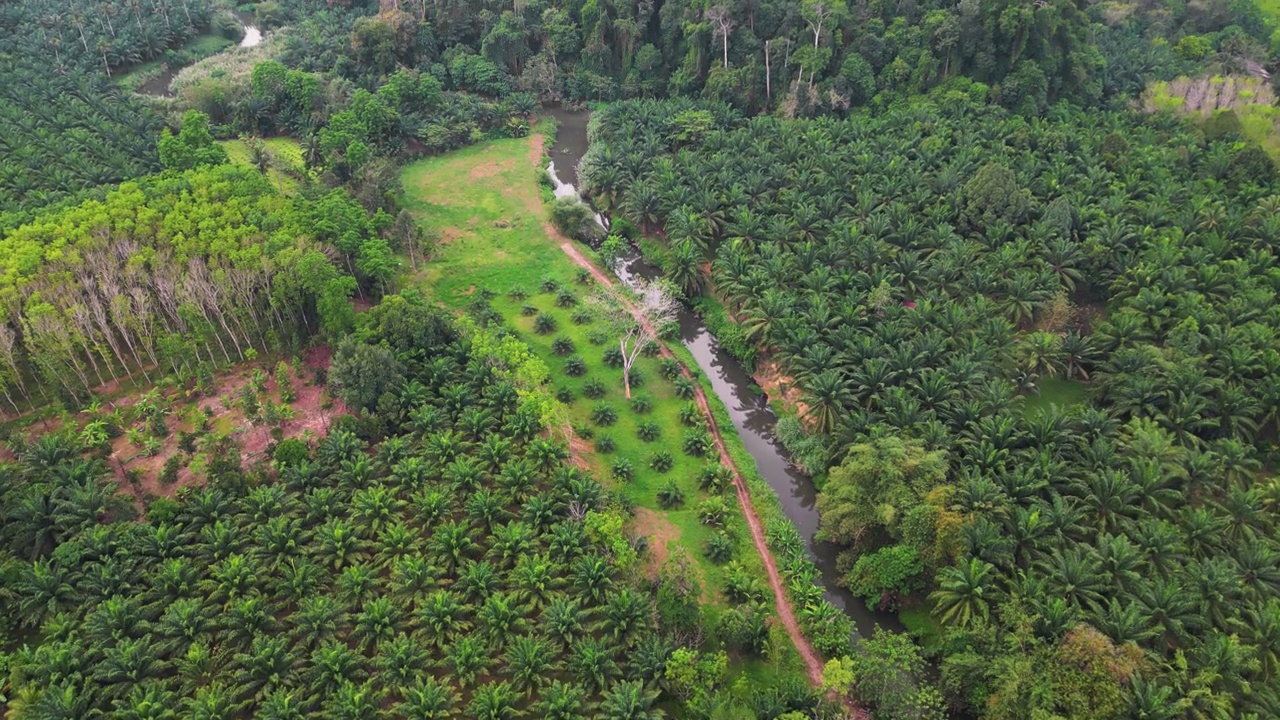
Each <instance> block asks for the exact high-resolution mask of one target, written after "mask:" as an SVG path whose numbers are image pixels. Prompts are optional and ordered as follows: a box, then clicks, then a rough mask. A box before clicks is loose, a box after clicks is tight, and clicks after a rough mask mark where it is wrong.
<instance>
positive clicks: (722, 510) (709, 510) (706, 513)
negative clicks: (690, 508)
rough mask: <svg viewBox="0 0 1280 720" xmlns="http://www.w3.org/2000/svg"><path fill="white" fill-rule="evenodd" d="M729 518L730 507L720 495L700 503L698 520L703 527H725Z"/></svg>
mask: <svg viewBox="0 0 1280 720" xmlns="http://www.w3.org/2000/svg"><path fill="white" fill-rule="evenodd" d="M728 518H729V505H728V503H726V502H725V501H724V498H722V497H720V496H719V495H715V496H712V497H709V498H707V499H705V500H703V501H702V502H700V503H698V520H699V521H701V522H702V524H703V525H710V526H712V527H724V523H725V520H727V519H728Z"/></svg>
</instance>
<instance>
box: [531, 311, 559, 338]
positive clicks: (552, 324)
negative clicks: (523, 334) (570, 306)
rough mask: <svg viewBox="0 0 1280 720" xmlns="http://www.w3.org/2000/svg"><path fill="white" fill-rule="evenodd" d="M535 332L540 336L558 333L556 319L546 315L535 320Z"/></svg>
mask: <svg viewBox="0 0 1280 720" xmlns="http://www.w3.org/2000/svg"><path fill="white" fill-rule="evenodd" d="M533 331H534V332H536V333H538V334H539V335H550V334H551V333H553V332H555V331H556V319H555V318H554V317H552V316H550V315H548V314H546V313H541V314H539V315H538V316H537V317H536V318H534V319H533Z"/></svg>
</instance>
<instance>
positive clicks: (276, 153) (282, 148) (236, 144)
mask: <svg viewBox="0 0 1280 720" xmlns="http://www.w3.org/2000/svg"><path fill="white" fill-rule="evenodd" d="M262 143H263V144H264V145H266V147H267V150H268V151H269V152H270V153H271V156H272V167H271V169H270V170H269V171H268V173H267V176H268V177H270V178H271V182H272V183H274V184H275V186H276V187H277V188H279V190H280V192H282V193H284V194H286V195H291V194H293V192H294V191H295V190H297V189H298V181H297V180H295V179H293V177H291V176H290V173H298V172H304V170H303V168H304V167H305V164H304V163H303V161H302V145H301V144H299V143H298V141H297V140H294V139H293V138H287V137H277V138H266V139H264V140H263V141H262ZM222 146H223V147H224V148H226V149H227V155H228V156H229V157H230V158H231V162H234V163H239V164H241V165H252V164H253V160H252V157H253V156H252V154H251V153H250V151H249V141H247V140H223V141H222Z"/></svg>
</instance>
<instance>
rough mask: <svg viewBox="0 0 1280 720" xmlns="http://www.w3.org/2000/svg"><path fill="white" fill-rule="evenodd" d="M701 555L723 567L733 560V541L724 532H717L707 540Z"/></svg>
mask: <svg viewBox="0 0 1280 720" xmlns="http://www.w3.org/2000/svg"><path fill="white" fill-rule="evenodd" d="M703 554H705V555H706V556H707V559H708V560H710V561H711V562H713V563H715V564H717V565H723V564H725V563H727V562H729V561H730V560H732V559H733V540H732V539H731V538H730V537H729V536H728V535H727V534H725V533H724V532H717V533H715V534H713V535H712V536H711V537H710V538H709V539H708V540H707V544H706V547H704V548H703Z"/></svg>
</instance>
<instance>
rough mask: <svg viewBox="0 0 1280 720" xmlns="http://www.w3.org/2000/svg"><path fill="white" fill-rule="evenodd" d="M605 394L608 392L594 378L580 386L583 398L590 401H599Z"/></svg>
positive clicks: (602, 384)
mask: <svg viewBox="0 0 1280 720" xmlns="http://www.w3.org/2000/svg"><path fill="white" fill-rule="evenodd" d="M606 392H608V390H607V389H606V388H605V386H604V383H602V382H600V381H599V380H597V379H596V378H591V379H590V380H588V381H586V382H585V383H583V384H582V395H583V397H586V398H589V399H591V400H599V399H600V398H602V397H604V396H605V393H606Z"/></svg>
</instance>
